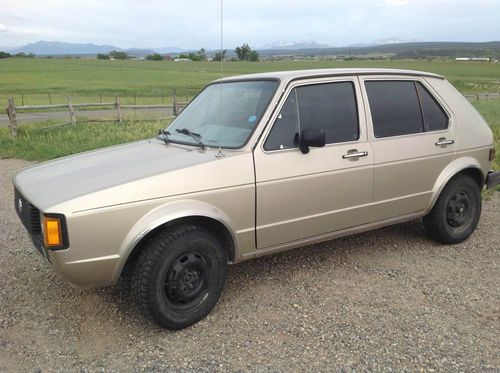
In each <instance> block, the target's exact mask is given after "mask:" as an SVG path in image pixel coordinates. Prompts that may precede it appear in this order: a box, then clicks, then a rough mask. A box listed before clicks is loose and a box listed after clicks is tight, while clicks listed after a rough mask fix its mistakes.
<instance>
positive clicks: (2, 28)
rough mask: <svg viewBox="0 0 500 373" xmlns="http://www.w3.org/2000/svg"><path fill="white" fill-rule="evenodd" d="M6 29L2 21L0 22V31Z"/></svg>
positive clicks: (5, 30)
mask: <svg viewBox="0 0 500 373" xmlns="http://www.w3.org/2000/svg"><path fill="white" fill-rule="evenodd" d="M7 31H9V30H8V29H7V26H5V25H4V24H3V23H0V32H7Z"/></svg>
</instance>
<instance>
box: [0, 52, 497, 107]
mask: <svg viewBox="0 0 500 373" xmlns="http://www.w3.org/2000/svg"><path fill="white" fill-rule="evenodd" d="M335 67H385V68H403V69H414V70H423V71H429V72H433V73H437V74H441V75H445V76H446V77H447V78H448V80H450V81H451V82H452V83H453V84H454V85H455V86H456V87H457V88H458V89H459V90H460V91H461V92H463V93H474V92H500V64H498V63H497V64H490V63H474V62H471V63H467V62H466V63H463V62H455V61H415V60H409V61H404V60H403V61H368V60H365V61H326V60H320V61H312V60H311V61H292V60H287V61H277V62H272V61H266V62H258V63H255V62H224V63H223V71H224V74H223V75H224V76H231V75H238V74H249V73H254V72H264V71H278V70H294V69H320V68H335ZM219 77H220V64H219V63H216V62H173V61H110V60H95V59H84V58H80V59H44V58H34V59H32V58H28V59H22V58H9V59H2V60H0V105H3V104H6V103H7V97H8V96H13V97H14V99H15V101H16V104H17V105H21V104H22V102H23V101H24V104H25V105H41V104H49V93H50V99H51V100H52V102H53V103H64V102H65V101H66V97H67V96H68V95H70V96H72V97H73V101H74V102H76V103H84V102H99V100H102V101H103V102H109V101H111V100H112V98H113V96H115V95H118V96H120V98H121V102H122V103H126V104H130V103H134V101H135V102H136V103H137V104H151V103H160V102H161V101H162V97H163V101H164V102H170V100H171V96H172V89H173V88H176V92H177V95H178V96H179V99H180V100H183V99H184V98H189V97H192V96H193V94H195V93H196V92H197V91H198V90H199V89H200V88H201V87H203V86H204V85H205V84H207V83H208V82H210V81H212V80H214V79H217V78H219Z"/></svg>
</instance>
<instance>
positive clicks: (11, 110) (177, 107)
mask: <svg viewBox="0 0 500 373" xmlns="http://www.w3.org/2000/svg"><path fill="white" fill-rule="evenodd" d="M172 95H173V97H172V102H173V104H172V105H164V104H159V105H135V104H134V105H123V104H120V98H119V97H118V96H115V101H114V102H99V103H88V104H73V103H72V99H71V97H70V96H68V103H67V104H56V105H31V106H28V105H26V106H16V104H15V102H14V98H13V97H9V99H8V106H7V109H6V112H7V116H8V117H9V128H10V131H11V134H12V136H13V137H16V138H17V128H18V125H17V118H16V114H17V111H19V110H21V111H24V110H30V111H40V110H50V109H68V114H69V120H70V121H69V123H63V124H55V125H52V126H50V127H46V128H45V129H50V128H54V127H61V126H67V125H73V126H75V125H76V116H75V108H77V109H78V108H110V109H111V110H115V111H116V121H117V122H118V123H123V122H124V120H123V115H122V109H171V110H172V115H173V116H177V115H178V114H179V113H180V112H181V111H182V110H183V109H184V108H185V107H186V105H187V104H188V102H178V101H177V96H176V93H175V89H174V90H173V93H172ZM465 97H466V98H467V99H468V100H470V101H476V100H489V99H498V98H500V93H498V92H494V93H474V94H466V95H465Z"/></svg>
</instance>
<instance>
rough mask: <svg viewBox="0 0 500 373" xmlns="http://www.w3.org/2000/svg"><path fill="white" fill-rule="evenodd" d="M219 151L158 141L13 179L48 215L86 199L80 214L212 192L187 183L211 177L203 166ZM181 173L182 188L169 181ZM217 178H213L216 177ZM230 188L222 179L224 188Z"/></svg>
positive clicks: (37, 168)
mask: <svg viewBox="0 0 500 373" xmlns="http://www.w3.org/2000/svg"><path fill="white" fill-rule="evenodd" d="M216 151H217V150H215V149H208V150H205V151H203V150H201V149H200V148H197V147H189V146H182V145H176V144H170V145H165V144H164V143H163V142H162V141H159V140H157V139H151V140H142V141H138V142H133V143H129V144H125V145H118V146H113V147H109V148H104V149H101V150H96V151H90V152H86V153H81V154H78V155H74V156H69V157H64V158H60V159H58V160H54V161H49V162H45V163H41V164H38V165H34V166H31V167H28V168H26V169H23V170H21V171H20V172H18V173H17V175H15V177H14V184H15V186H16V188H17V189H18V190H19V191H20V192H21V193H22V194H23V195H24V196H25V198H27V199H28V200H29V201H30V202H31V203H32V204H33V205H35V206H36V207H37V208H38V209H40V210H41V211H44V212H50V211H47V210H50V209H51V208H54V207H55V206H57V205H58V204H61V203H64V202H66V201H70V200H75V199H78V198H80V197H82V196H86V197H87V198H86V199H85V200H84V201H80V205H81V206H80V207H81V208H82V209H91V208H96V207H101V206H105V205H114V204H120V203H127V202H133V201H137V200H144V199H151V198H159V197H162V196H166V195H171V194H172V193H179V192H185V193H189V192H194V191H199V190H204V189H206V188H210V187H211V185H207V183H197V185H195V183H193V180H196V178H193V177H191V178H190V179H188V177H187V176H188V175H189V174H192V173H193V172H194V173H195V174H196V173H198V174H200V175H201V176H206V174H207V173H210V172H211V171H210V170H204V168H202V169H200V166H202V165H204V164H207V163H211V162H216V161H217V157H215V153H216ZM224 158H228V160H229V158H232V157H231V154H229V157H224ZM223 163H224V162H223ZM219 166H222V167H217V168H216V169H219V168H220V169H221V170H224V169H226V167H224V166H223V165H222V164H220V165H219ZM194 168H196V169H194ZM212 169H213V167H212ZM179 170H182V173H180V174H177V175H176V176H179V177H182V180H179V177H177V178H176V179H177V181H180V183H179V182H177V183H175V182H174V181H175V180H173V179H172V177H170V178H168V180H167V179H165V178H166V177H167V176H172V174H173V173H174V174H175V173H176V171H179ZM226 171H227V170H226ZM212 172H213V170H212ZM217 173H218V172H217ZM218 176H219V175H215V177H216V178H217V177H218ZM235 182H237V183H241V182H243V181H241V180H239V181H235ZM231 183H232V182H229V184H231ZM226 184H228V183H225V182H224V181H222V180H220V179H219V185H220V186H222V187H223V186H227V185H226ZM103 192H104V193H105V195H103ZM98 194H99V196H97V195H98ZM89 196H90V198H89ZM80 199H81V198H80ZM82 202H84V203H82ZM75 208H76V207H75ZM76 209H78V208H76Z"/></svg>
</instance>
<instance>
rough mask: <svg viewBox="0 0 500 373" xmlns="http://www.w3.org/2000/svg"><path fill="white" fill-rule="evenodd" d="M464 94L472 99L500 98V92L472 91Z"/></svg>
mask: <svg viewBox="0 0 500 373" xmlns="http://www.w3.org/2000/svg"><path fill="white" fill-rule="evenodd" d="M464 96H465V97H466V98H467V99H468V100H470V101H479V100H489V99H496V98H500V92H486V93H470V94H465V95H464Z"/></svg>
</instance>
